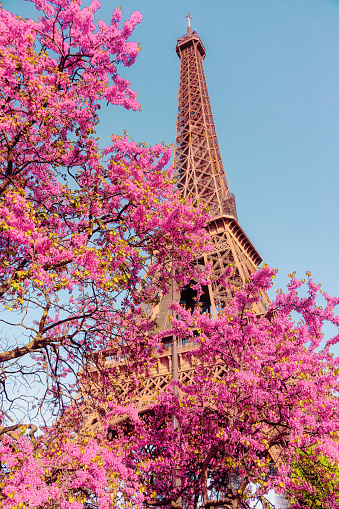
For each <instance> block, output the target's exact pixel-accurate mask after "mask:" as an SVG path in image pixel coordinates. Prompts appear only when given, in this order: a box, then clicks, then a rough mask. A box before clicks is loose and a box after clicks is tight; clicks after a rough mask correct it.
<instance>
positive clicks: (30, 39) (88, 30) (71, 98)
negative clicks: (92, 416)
mask: <svg viewBox="0 0 339 509" xmlns="http://www.w3.org/2000/svg"><path fill="white" fill-rule="evenodd" d="M34 3H35V5H36V7H37V8H38V9H39V10H40V11H42V16H41V18H40V19H39V21H38V22H36V21H33V20H30V19H22V18H20V17H18V16H14V15H13V14H10V13H9V12H7V11H6V10H4V9H1V10H0V54H1V60H0V111H1V116H0V172H1V173H0V180H1V181H0V246H1V250H0V299H1V306H2V315H1V322H2V324H3V326H4V327H3V329H2V335H3V338H2V351H1V352H0V363H1V366H2V372H1V387H2V392H1V394H2V409H3V410H4V411H5V413H4V415H3V416H2V417H3V419H4V422H3V426H2V428H1V435H3V434H4V433H7V431H8V432H10V433H12V432H14V431H15V430H16V429H17V428H18V427H20V425H21V424H23V423H26V424H28V425H31V423H30V422H29V421H27V418H26V417H25V419H26V420H25V421H21V422H20V419H19V418H18V415H20V405H21V403H20V401H21V396H22V397H26V396H27V393H28V392H29V390H30V389H31V390H33V392H34V391H36V390H37V384H39V383H41V384H42V388H40V389H38V390H39V397H38V398H33V401H32V397H31V398H30V400H28V402H27V400H26V403H25V405H24V406H22V405H21V408H25V409H26V410H27V404H28V405H31V406H29V407H28V410H30V411H31V410H32V405H33V404H34V406H35V407H36V409H38V410H39V409H40V411H41V412H40V413H41V414H42V415H41V417H42V418H43V419H44V418H45V417H46V412H45V407H44V410H43V411H42V405H43V404H45V403H48V402H50V403H51V407H50V409H49V413H48V415H50V414H51V412H52V413H54V414H56V415H57V414H58V412H60V411H62V409H63V406H64V404H65V401H66V402H68V403H69V401H70V398H71V397H72V390H73V394H76V391H77V386H76V384H75V387H72V386H71V385H70V381H72V380H73V382H74V379H76V373H77V371H78V370H79V369H80V367H82V366H84V365H86V359H88V358H89V357H90V354H91V352H93V351H98V350H102V349H103V348H110V349H111V350H112V351H113V350H116V353H117V354H121V350H122V349H124V350H126V349H131V348H134V350H135V351H138V352H139V361H142V358H143V357H144V358H147V357H148V353H147V348H144V349H143V348H141V347H140V344H141V345H144V344H145V337H146V336H147V334H148V331H149V329H150V328H151V327H152V325H151V324H150V322H149V321H148V320H147V317H146V315H145V316H144V314H143V311H142V309H141V308H140V304H141V303H143V304H144V308H145V307H146V306H147V304H148V303H149V302H150V301H152V299H154V292H153V290H152V285H154V284H155V283H156V281H158V282H159V281H160V283H158V286H159V284H160V286H162V287H163V289H164V290H165V289H166V285H167V281H168V276H169V274H168V267H167V266H166V264H164V263H162V262H163V260H164V259H165V258H166V257H167V256H168V254H169V252H171V253H172V262H173V264H174V266H175V267H176V270H177V272H178V273H179V272H181V273H183V274H184V273H185V272H186V270H187V268H188V266H189V262H190V260H191V259H192V256H193V255H192V253H193V251H195V250H196V249H200V247H201V246H202V244H203V242H204V240H203V239H204V233H203V230H202V226H203V224H204V214H203V213H202V210H194V209H193V208H192V207H191V206H189V205H188V204H184V203H183V202H182V201H180V200H179V199H178V198H177V197H176V196H174V195H173V183H172V181H171V170H170V169H166V166H167V163H168V162H169V158H170V150H169V148H167V147H165V146H163V145H156V146H154V147H146V146H145V145H143V144H135V143H134V142H133V141H131V140H129V139H128V137H127V135H125V134H124V135H122V136H112V145H111V146H108V147H106V148H105V149H104V150H103V151H100V150H99V147H98V139H97V138H96V133H95V128H96V124H97V123H98V121H99V119H98V109H99V108H100V104H99V102H100V100H105V101H107V103H109V104H111V105H122V106H124V107H125V108H130V109H133V110H138V108H139V104H138V102H137V99H136V97H137V94H136V93H135V92H134V91H133V90H132V89H131V87H130V83H129V82H128V81H127V80H125V79H123V78H122V77H121V76H120V74H119V73H118V65H119V64H122V65H124V66H129V65H131V64H133V62H134V60H135V58H136V56H137V54H138V52H139V47H138V44H137V43H135V42H130V41H129V37H130V35H131V33H132V31H133V29H134V27H135V25H136V24H137V23H139V21H140V20H141V14H140V13H139V12H134V13H132V14H131V16H130V18H129V20H128V21H126V22H125V23H124V24H123V25H122V26H120V21H121V16H122V13H121V11H120V10H119V9H115V10H114V12H113V16H112V21H111V23H110V24H109V25H107V24H106V23H105V22H104V21H101V20H99V21H98V26H96V25H95V24H94V16H95V13H96V11H97V9H98V8H99V6H100V4H99V3H98V2H97V1H96V0H93V1H92V2H91V3H90V5H89V6H88V7H85V8H82V7H81V1H80V0H75V1H74V0H72V1H70V0H55V1H52V0H51V1H47V0H46V1H45V0H35V1H34ZM169 236H170V239H171V242H170V243H169V241H168V238H169ZM151 259H152V263H151V264H150V267H149V269H148V273H147V277H145V267H146V265H147V264H148V263H149V261H150V260H151ZM147 278H148V279H147ZM146 280H149V284H148V285H145V284H144V283H145V282H146ZM132 303H133V305H139V310H138V312H136V313H134V314H133V313H131V304H132ZM127 315H128V318H126V316H127ZM126 319H127V321H128V323H129V324H130V326H131V327H132V324H134V328H135V333H134V336H133V341H132V338H131V336H129V337H127V336H126V338H125V341H121V336H119V331H121V330H122V328H123V326H124V324H125V321H126ZM149 347H150V345H148V348H149ZM119 352H120V353H119ZM129 354H130V355H132V354H131V352H129ZM20 374H21V376H19V375H20ZM20 384H22V385H20ZM31 396H32V395H31ZM33 396H34V394H33ZM65 398H66V400H65ZM12 410H13V412H14V413H11V411H12ZM32 426H33V428H34V426H35V425H33V424H32ZM33 428H32V429H33Z"/></svg>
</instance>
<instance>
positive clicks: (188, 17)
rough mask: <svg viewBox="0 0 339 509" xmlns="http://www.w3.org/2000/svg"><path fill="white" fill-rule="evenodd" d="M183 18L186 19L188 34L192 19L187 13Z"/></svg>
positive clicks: (190, 30) (190, 29)
mask: <svg viewBox="0 0 339 509" xmlns="http://www.w3.org/2000/svg"><path fill="white" fill-rule="evenodd" d="M185 18H186V19H187V33H188V34H190V33H191V32H192V28H191V19H192V16H191V15H190V13H189V12H188V13H187V14H186V16H185Z"/></svg>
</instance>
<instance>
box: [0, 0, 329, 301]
mask: <svg viewBox="0 0 339 509" xmlns="http://www.w3.org/2000/svg"><path fill="white" fill-rule="evenodd" d="M2 3H3V6H4V7H5V8H6V9H8V10H10V11H12V12H16V13H18V14H21V15H23V16H26V17H28V16H31V15H32V14H33V13H34V7H33V6H32V5H31V4H30V3H29V2H25V1H23V0H2ZM118 5H120V6H121V7H122V9H123V15H124V18H126V17H128V15H129V13H130V12H132V11H133V10H140V11H141V12H142V14H143V16H144V18H143V21H142V23H141V24H140V25H139V26H138V27H137V28H136V30H135V33H134V37H133V39H134V40H136V41H138V42H140V43H141V45H142V47H143V51H142V52H141V54H140V55H139V57H138V62H137V63H136V64H135V65H134V66H133V67H131V68H130V69H123V68H122V69H121V74H122V76H124V77H127V78H128V79H130V81H131V83H132V85H133V87H134V88H135V89H136V90H137V91H138V93H139V100H140V102H141V105H142V112H138V113H135V112H130V111H126V110H123V109H119V108H117V107H115V108H112V107H108V108H104V109H102V110H101V112H102V114H101V119H102V122H101V125H100V127H99V130H98V131H99V135H100V136H101V139H102V146H104V145H106V144H107V143H108V142H109V135H110V134H111V133H118V134H119V133H122V131H123V130H124V129H126V130H127V132H128V133H129V134H130V136H131V137H132V138H133V139H135V140H137V141H145V142H146V143H149V144H155V143H157V142H159V141H165V142H166V143H167V144H170V143H173V142H174V135H175V118H176V106H177V94H178V79H179V59H178V57H177V55H176V53H175V45H176V39H177V38H178V37H180V36H182V35H183V34H184V33H185V32H186V20H185V17H184V16H185V14H186V13H187V11H190V13H191V15H192V26H193V28H197V32H198V34H199V35H200V37H201V39H202V41H203V43H204V45H205V47H206V50H207V55H206V58H205V61H204V68H205V74H206V79H207V85H208V89H209V95H210V99H211V104H212V110H213V115H214V120H215V124H216V130H217V134H218V139H219V144H220V149H221V155H222V158H223V162H224V167H225V171H226V174H227V179H228V182H229V185H230V188H231V191H232V192H233V193H234V194H235V197H236V201H237V210H238V216H239V220H240V224H241V226H242V227H243V229H244V230H245V231H246V233H247V234H248V236H249V237H250V239H251V240H252V242H253V243H254V245H255V246H256V248H257V249H258V251H259V252H260V254H261V256H262V257H263V259H264V261H266V262H267V263H269V264H270V265H271V266H273V267H277V268H278V269H279V276H278V277H277V279H276V286H275V288H278V287H284V286H285V285H286V283H287V281H288V277H287V275H288V273H291V272H292V271H296V272H297V276H299V277H303V275H304V274H305V271H307V270H310V271H311V272H312V275H313V278H314V280H315V281H316V282H321V283H322V285H323V288H324V289H325V290H326V291H328V293H330V294H333V295H339V271H338V263H337V259H338V248H339V235H338V226H337V225H338V216H339V202H338V190H339V172H338V167H339V143H338V140H339V1H336V0H210V1H209V2H206V1H202V0H186V1H185V2H183V1H182V0H181V1H179V0H172V1H171V2H164V1H162V0H118ZM114 7H115V4H114V3H112V1H111V0H102V9H101V11H100V14H99V17H100V18H103V19H105V20H106V21H108V20H109V19H110V15H111V12H112V10H113V8H114ZM273 294H274V292H273ZM273 294H272V295H273Z"/></svg>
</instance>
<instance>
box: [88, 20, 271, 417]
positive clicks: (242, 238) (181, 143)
mask: <svg viewBox="0 0 339 509" xmlns="http://www.w3.org/2000/svg"><path fill="white" fill-rule="evenodd" d="M187 20H188V27H187V33H186V35H184V36H183V37H180V38H179V39H178V41H177V46H176V52H177V54H178V56H179V58H180V78H179V97H178V109H177V121H176V137H175V148H174V167H175V178H176V182H177V187H178V189H179V190H180V193H181V196H182V197H184V198H186V197H187V198H190V199H191V200H192V201H193V203H196V204H197V203H203V204H205V205H207V206H208V208H209V212H210V214H211V215H212V219H211V220H210V221H209V223H208V225H207V227H206V228H207V231H208V233H209V234H210V237H211V242H212V244H213V246H214V248H213V250H212V251H209V252H208V253H204V254H203V255H202V256H199V257H198V258H197V263H200V264H202V265H205V264H207V263H210V262H212V276H213V278H212V283H211V284H210V285H209V286H208V287H206V288H204V294H203V296H202V306H203V308H202V310H203V311H204V312H208V313H210V314H211V315H212V316H213V317H214V318H216V317H217V316H218V315H219V314H220V313H222V309H223V307H224V306H225V305H227V302H228V301H229V299H230V298H231V297H232V290H230V289H225V288H224V287H223V286H222V285H221V284H220V283H219V276H220V275H222V274H223V273H224V271H225V269H226V268H227V267H228V266H230V265H231V266H232V267H233V274H232V276H231V277H230V281H231V283H232V284H233V287H234V289H236V288H240V287H243V286H244V284H245V282H246V280H247V279H248V278H249V276H250V274H251V273H253V272H255V270H256V268H257V267H258V265H259V264H260V263H261V261H262V258H261V257H260V255H259V253H258V251H257V250H256V249H255V247H254V245H253V244H252V242H251V241H250V239H249V238H248V236H247V235H246V233H245V232H244V230H243V229H242V228H241V226H240V224H239V221H238V216H237V211H236V205H235V198H234V195H233V194H232V193H231V192H230V190H229V187H228V183H227V180H226V175H225V171H224V168H223V164H222V160H221V156H220V150H219V145H218V139H217V135H216V130H215V125H214V120H213V116H212V109H211V104H210V100H209V96H208V91H207V85H206V80H205V75H204V70H203V60H204V58H205V55H206V50H205V48H204V45H203V43H202V41H201V39H200V37H199V36H198V35H197V33H196V31H195V30H192V29H191V26H190V16H189V15H188V16H187ZM194 297H195V294H194V292H193V290H192V289H191V287H190V285H187V286H186V287H185V288H184V289H182V290H181V292H179V291H178V289H177V288H173V287H172V289H171V291H170V292H169V293H168V294H167V295H165V296H160V299H159V304H157V305H156V306H155V307H154V308H153V310H152V313H151V314H152V318H153V319H154V320H155V321H156V324H157V329H158V331H163V330H170V329H171V323H170V317H171V313H172V312H171V311H170V310H169V309H168V307H169V304H170V303H171V302H173V301H174V300H175V301H177V302H178V301H180V303H181V304H182V305H184V306H186V307H187V308H189V307H191V308H192V307H193V306H194V302H195V301H194ZM268 304H269V299H268V296H267V295H266V293H265V294H263V295H262V298H261V302H259V303H258V304H257V305H256V307H255V309H254V311H255V312H256V313H257V314H258V315H264V314H265V313H266V310H267V306H268ZM164 343H165V347H167V348H165V351H164V353H163V354H161V355H159V357H158V359H157V364H156V366H155V367H154V368H153V369H152V371H151V373H150V377H149V378H148V379H145V380H144V381H143V384H142V388H141V389H140V390H139V391H138V393H137V394H136V395H135V398H133V399H132V401H133V403H134V405H135V406H137V407H138V408H139V412H141V413H142V412H145V411H147V407H148V405H149V403H150V402H151V401H152V400H153V399H154V396H155V395H156V394H158V393H159V391H160V392H161V391H163V390H164V389H165V388H166V386H167V385H168V383H169V381H170V380H171V378H172V379H175V380H179V381H180V382H181V383H183V384H190V383H193V379H194V373H195V369H196V366H197V364H199V362H200V361H199V358H197V356H194V355H191V356H186V355H185V353H187V352H189V351H192V350H194V349H195V348H196V345H195V343H194V342H193V341H190V342H187V341H186V342H178V341H177V340H176V338H174V337H172V336H170V337H168V338H166V340H165V341H164ZM109 362H114V365H115V367H116V366H117V362H116V361H109V359H107V363H108V364H109ZM119 364H120V373H121V379H120V380H121V381H120V382H117V383H118V384H119V385H120V386H121V392H120V398H119V399H120V401H121V404H123V403H124V401H125V403H126V404H129V403H131V399H130V384H129V381H128V376H127V372H128V367H127V366H126V364H125V363H124V362H123V361H121V362H119ZM223 369H224V368H223V367H222V366H220V365H219V366H215V367H214V368H213V376H214V377H221V376H222V375H223V372H224V371H223ZM97 383H98V385H100V377H99V378H98V380H97ZM99 421H100V417H99V416H98V415H94V414H92V417H91V418H90V419H89V421H88V423H87V426H91V427H93V426H94V427H96V426H100V423H99Z"/></svg>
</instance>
